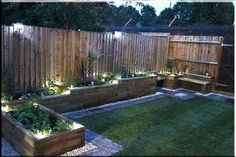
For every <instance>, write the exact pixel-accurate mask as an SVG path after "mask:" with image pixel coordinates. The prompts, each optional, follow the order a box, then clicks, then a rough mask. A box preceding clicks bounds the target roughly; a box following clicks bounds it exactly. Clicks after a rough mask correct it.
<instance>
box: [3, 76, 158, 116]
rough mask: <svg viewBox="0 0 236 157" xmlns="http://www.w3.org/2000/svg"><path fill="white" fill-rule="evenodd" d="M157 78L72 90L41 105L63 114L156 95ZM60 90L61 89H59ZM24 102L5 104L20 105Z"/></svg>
mask: <svg viewBox="0 0 236 157" xmlns="http://www.w3.org/2000/svg"><path fill="white" fill-rule="evenodd" d="M156 78H157V76H142V77H132V78H123V79H120V80H118V83H117V84H105V85H99V86H89V87H76V88H70V94H62V95H53V96H45V97H42V98H40V99H38V100H37V101H38V102H39V104H41V105H43V106H45V107H47V108H50V109H52V110H53V111H55V112H58V113H63V112H69V111H74V110H79V109H83V108H88V107H94V106H99V105H103V104H106V103H111V102H115V101H120V100H126V99H131V98H136V97H140V96H145V95H149V94H154V93H156V86H157V81H156V80H157V79H156ZM59 88H60V87H59ZM22 102H24V100H16V101H10V102H6V103H4V104H20V103H22Z"/></svg>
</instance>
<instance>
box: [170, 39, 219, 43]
mask: <svg viewBox="0 0 236 157" xmlns="http://www.w3.org/2000/svg"><path fill="white" fill-rule="evenodd" d="M170 42H178V43H196V44H221V42H219V41H196V40H195V41H194V40H174V39H172V40H170Z"/></svg>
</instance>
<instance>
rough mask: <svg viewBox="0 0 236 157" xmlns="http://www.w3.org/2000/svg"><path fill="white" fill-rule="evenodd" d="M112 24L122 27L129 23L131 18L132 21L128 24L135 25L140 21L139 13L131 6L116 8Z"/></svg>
mask: <svg viewBox="0 0 236 157" xmlns="http://www.w3.org/2000/svg"><path fill="white" fill-rule="evenodd" d="M112 17H113V22H114V23H115V25H118V26H123V25H124V24H125V23H126V22H127V21H129V19H130V18H132V21H131V22H130V24H133V25H135V24H137V23H138V22H139V21H140V20H141V19H140V17H141V15H140V14H139V12H138V11H137V10H136V9H135V8H134V7H132V6H130V5H129V6H124V5H121V6H119V7H118V8H116V9H115V11H114V14H113V16H112Z"/></svg>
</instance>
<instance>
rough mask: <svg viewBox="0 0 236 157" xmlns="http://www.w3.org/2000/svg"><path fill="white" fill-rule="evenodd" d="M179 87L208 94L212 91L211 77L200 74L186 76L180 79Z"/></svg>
mask: <svg viewBox="0 0 236 157" xmlns="http://www.w3.org/2000/svg"><path fill="white" fill-rule="evenodd" d="M178 80H179V87H180V88H185V89H190V90H193V91H198V92H201V93H208V92H210V91H211V81H212V77H211V76H204V75H199V74H186V75H185V76H184V77H182V78H179V79H178Z"/></svg>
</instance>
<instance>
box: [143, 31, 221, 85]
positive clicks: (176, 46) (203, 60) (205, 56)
mask: <svg viewBox="0 0 236 157" xmlns="http://www.w3.org/2000/svg"><path fill="white" fill-rule="evenodd" d="M141 34H143V35H146V36H165V35H167V36H168V35H169V33H155V32H142V33H141ZM169 39H170V40H169V49H168V59H173V60H174V61H175V65H176V67H178V68H179V69H181V67H184V66H185V67H187V71H188V72H190V73H197V74H203V75H205V74H206V73H208V74H209V75H210V76H213V81H214V82H218V80H219V76H218V75H219V67H220V58H221V52H222V43H223V37H222V36H186V35H170V36H169Z"/></svg>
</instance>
